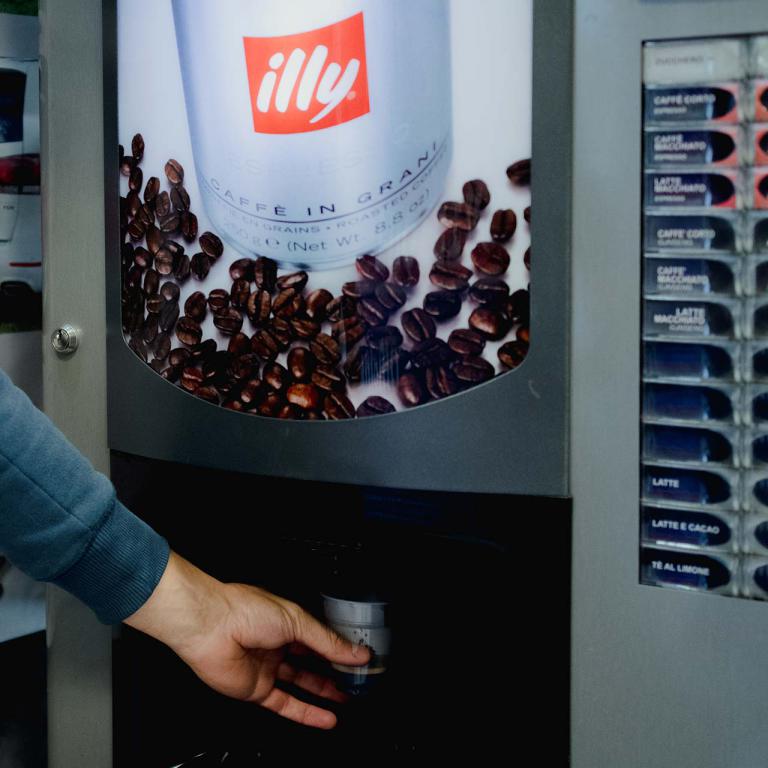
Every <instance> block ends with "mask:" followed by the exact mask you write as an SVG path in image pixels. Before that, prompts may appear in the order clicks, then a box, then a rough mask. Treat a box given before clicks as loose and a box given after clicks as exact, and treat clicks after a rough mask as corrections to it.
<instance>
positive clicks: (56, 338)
mask: <svg viewBox="0 0 768 768" xmlns="http://www.w3.org/2000/svg"><path fill="white" fill-rule="evenodd" d="M78 337H79V330H78V329H77V328H75V327H74V326H72V325H62V326H61V328H57V329H56V330H55V331H54V332H53V333H52V334H51V346H52V347H53V348H54V350H56V352H58V353H59V354H60V355H71V354H72V353H73V352H74V351H75V350H76V349H77V345H78V344H79V343H80V341H79V338H78Z"/></svg>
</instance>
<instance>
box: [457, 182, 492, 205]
mask: <svg viewBox="0 0 768 768" xmlns="http://www.w3.org/2000/svg"><path fill="white" fill-rule="evenodd" d="M461 192H462V194H463V195H464V202H465V203H466V204H467V205H471V206H472V207H473V208H475V209H476V210H478V211H482V210H483V208H485V207H486V206H487V205H488V203H490V202H491V193H490V192H489V191H488V186H487V184H486V183H485V182H484V181H482V180H481V179H473V180H472V181H468V182H467V183H466V184H464V186H463V187H462V188H461Z"/></svg>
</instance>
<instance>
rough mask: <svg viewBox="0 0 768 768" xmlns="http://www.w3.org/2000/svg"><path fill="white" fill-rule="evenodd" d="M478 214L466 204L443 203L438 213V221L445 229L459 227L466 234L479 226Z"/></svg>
mask: <svg viewBox="0 0 768 768" xmlns="http://www.w3.org/2000/svg"><path fill="white" fill-rule="evenodd" d="M478 215H479V214H478V212H477V211H476V210H475V209H474V208H473V207H472V206H471V205H467V204H466V203H452V202H448V203H443V204H442V205H441V206H440V208H439V209H438V211H437V220H438V221H439V222H440V223H441V224H442V225H443V226H444V227H458V228H459V229H463V230H464V231H466V232H469V231H470V230H472V229H474V228H475V227H476V226H477V218H478Z"/></svg>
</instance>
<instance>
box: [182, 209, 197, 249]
mask: <svg viewBox="0 0 768 768" xmlns="http://www.w3.org/2000/svg"><path fill="white" fill-rule="evenodd" d="M180 217H181V218H180V224H179V229H181V236H182V237H183V238H184V239H185V240H186V241H187V242H188V243H193V242H194V241H195V240H196V239H197V227H198V223H197V216H195V214H194V213H192V211H184V213H182V214H181V215H180Z"/></svg>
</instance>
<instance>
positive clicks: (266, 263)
mask: <svg viewBox="0 0 768 768" xmlns="http://www.w3.org/2000/svg"><path fill="white" fill-rule="evenodd" d="M219 243H221V241H220V240H219ZM253 278H254V280H255V281H256V287H257V288H260V289H261V290H264V291H267V293H274V292H275V287H276V285H277V262H276V261H273V260H272V259H268V258H267V257H266V256H259V258H258V259H256V263H255V264H254V265H253Z"/></svg>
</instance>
